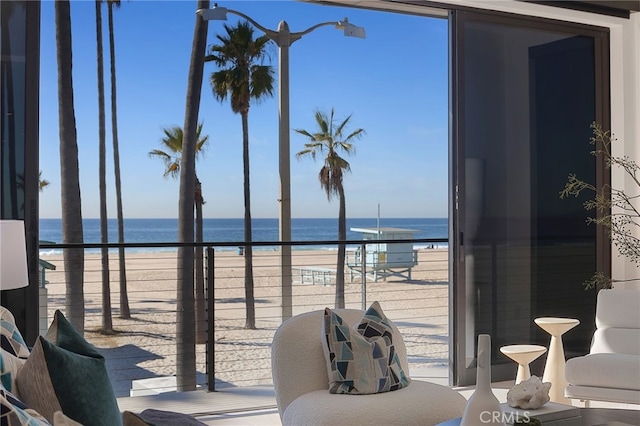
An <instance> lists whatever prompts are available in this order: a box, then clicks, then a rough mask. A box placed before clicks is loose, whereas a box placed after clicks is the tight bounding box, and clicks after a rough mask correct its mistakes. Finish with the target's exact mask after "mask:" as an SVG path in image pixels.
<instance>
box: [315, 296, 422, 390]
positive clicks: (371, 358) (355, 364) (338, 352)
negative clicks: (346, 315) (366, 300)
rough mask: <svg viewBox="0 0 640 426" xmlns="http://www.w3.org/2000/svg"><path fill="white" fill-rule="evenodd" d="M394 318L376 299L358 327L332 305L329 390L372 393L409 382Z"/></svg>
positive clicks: (327, 337) (327, 325)
mask: <svg viewBox="0 0 640 426" xmlns="http://www.w3.org/2000/svg"><path fill="white" fill-rule="evenodd" d="M401 338H402V337H401V336H399V335H394V333H393V326H392V323H391V321H390V320H389V319H388V318H387V317H386V316H385V315H384V312H382V309H381V308H380V304H379V303H378V302H374V303H373V304H372V305H371V307H370V308H369V309H368V310H367V311H366V312H365V314H364V316H363V317H362V320H361V321H360V323H359V324H357V325H356V326H355V328H353V327H350V326H349V324H346V323H345V322H344V320H343V319H342V318H341V317H340V316H339V315H338V314H336V313H335V312H333V311H332V310H331V309H329V308H325V312H324V339H323V348H324V354H325V358H326V359H327V368H328V373H329V392H330V393H340V394H371V393H380V392H388V391H394V390H397V389H402V388H404V387H406V386H408V385H409V383H410V379H409V377H408V376H407V375H406V374H405V372H404V371H403V369H402V367H401V364H400V358H399V356H398V354H397V352H396V351H395V345H394V339H395V340H397V339H401Z"/></svg>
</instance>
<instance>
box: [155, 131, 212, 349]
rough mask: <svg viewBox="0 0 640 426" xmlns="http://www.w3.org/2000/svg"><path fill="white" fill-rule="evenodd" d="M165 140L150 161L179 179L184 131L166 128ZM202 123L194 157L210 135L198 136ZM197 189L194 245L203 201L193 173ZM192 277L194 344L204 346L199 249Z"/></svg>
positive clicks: (199, 235) (199, 248)
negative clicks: (194, 302)
mask: <svg viewBox="0 0 640 426" xmlns="http://www.w3.org/2000/svg"><path fill="white" fill-rule="evenodd" d="M163 131H164V137H163V138H162V139H161V140H160V142H161V144H162V146H163V147H164V148H165V150H162V149H154V150H152V151H150V152H149V156H150V157H152V158H154V157H155V158H159V159H161V160H162V161H163V162H164V165H165V172H164V176H165V177H168V176H170V177H173V178H178V177H179V176H180V164H181V162H182V148H183V141H184V132H183V131H182V128H181V127H178V126H174V127H171V128H168V129H167V128H165V129H163ZM201 132H202V123H200V124H198V127H197V129H196V150H195V153H196V154H195V155H196V158H197V157H198V154H200V153H203V154H204V150H205V148H206V147H205V144H206V143H207V141H208V140H209V136H203V137H201V136H200V134H201ZM195 181H196V188H195V193H194V204H195V210H196V242H197V243H201V242H202V240H203V237H202V205H203V204H204V199H203V197H202V185H201V184H200V180H198V175H197V174H195ZM194 256H195V274H196V292H195V296H196V343H206V338H207V334H206V331H207V330H206V308H205V300H204V264H203V261H202V258H203V253H202V246H197V247H196V248H195V254H194Z"/></svg>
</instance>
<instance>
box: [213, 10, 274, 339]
mask: <svg viewBox="0 0 640 426" xmlns="http://www.w3.org/2000/svg"><path fill="white" fill-rule="evenodd" d="M224 29H225V30H226V32H227V34H226V35H224V36H223V35H216V38H217V39H218V41H219V42H220V44H214V45H212V46H210V47H209V52H210V54H209V56H207V57H206V58H205V61H211V62H213V63H215V64H216V66H217V67H218V68H220V70H219V71H215V72H213V73H211V86H212V87H213V95H214V96H215V98H216V99H217V100H218V101H220V102H223V101H224V100H225V99H226V98H227V96H229V99H230V102H231V109H232V110H233V112H234V113H236V114H240V116H241V117H242V159H243V168H244V240H245V241H246V242H248V243H251V241H252V236H251V190H250V183H249V107H250V103H251V100H252V99H254V100H256V101H257V100H260V99H261V98H262V97H264V96H273V82H274V77H273V68H272V67H271V66H270V65H261V64H260V62H262V61H263V60H264V59H265V58H266V57H267V52H266V48H267V44H268V43H269V41H270V40H269V38H268V37H267V36H266V35H265V36H262V37H258V38H256V39H254V38H253V27H251V26H250V25H249V24H248V23H246V22H239V23H238V24H237V26H236V27H230V26H228V25H226V24H225V25H224ZM244 279H245V281H244V289H245V301H246V317H247V318H246V323H245V328H249V329H253V328H255V327H256V318H255V300H254V294H253V247H252V246H251V244H249V245H247V246H246V247H245V250H244Z"/></svg>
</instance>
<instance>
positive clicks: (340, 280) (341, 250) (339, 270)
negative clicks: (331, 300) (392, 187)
mask: <svg viewBox="0 0 640 426" xmlns="http://www.w3.org/2000/svg"><path fill="white" fill-rule="evenodd" d="M338 196H339V198H340V207H339V211H338V240H339V241H341V242H340V243H339V244H338V265H337V267H336V309H338V308H344V258H345V255H346V246H345V244H344V243H343V242H342V241H345V240H346V239H347V209H346V200H345V196H344V188H343V187H342V184H339V185H338Z"/></svg>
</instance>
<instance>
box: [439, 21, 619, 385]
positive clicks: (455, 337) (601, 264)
mask: <svg viewBox="0 0 640 426" xmlns="http://www.w3.org/2000/svg"><path fill="white" fill-rule="evenodd" d="M470 21H482V22H487V23H495V24H501V25H507V26H513V27H519V28H531V29H540V30H547V31H551V32H556V33H567V34H571V35H584V36H589V37H593V38H594V42H595V43H594V44H595V52H594V53H595V65H596V67H595V68H596V69H595V70H594V71H595V90H596V94H595V97H596V111H595V116H596V121H597V122H598V123H600V124H601V125H602V126H603V127H604V128H605V129H608V128H609V127H610V93H609V83H610V75H609V29H608V28H603V27H595V26H590V25H584V24H576V23H571V22H564V21H557V20H551V19H546V18H538V17H531V16H524V15H515V14H511V13H504V12H495V11H484V10H469V9H466V10H451V11H450V13H449V34H450V37H449V44H450V46H449V59H450V64H449V70H450V76H449V85H450V102H449V108H450V123H449V125H450V132H449V137H450V142H449V150H450V152H449V162H450V164H449V173H450V178H449V182H450V190H449V192H450V201H449V247H450V249H449V255H450V261H449V277H450V283H451V285H450V288H449V292H450V293H449V319H450V321H449V337H450V347H449V368H450V372H449V378H450V382H451V384H452V385H460V386H462V385H468V384H472V383H475V368H467V367H466V364H467V363H466V359H465V354H466V352H467V351H468V348H467V346H468V345H469V344H473V343H472V342H470V341H468V339H467V333H466V320H467V319H466V315H465V310H466V286H465V261H464V258H465V249H464V231H465V230H464V223H465V221H464V219H465V216H464V215H465V207H466V206H465V201H464V200H465V196H464V195H465V193H464V191H465V187H464V186H465V185H464V182H465V167H464V161H465V155H464V141H465V133H464V132H465V130H464V125H465V119H466V116H465V105H464V99H465V86H464V66H465V62H464V61H465V58H464V43H465V40H464V26H465V23H467V22H470ZM585 143H586V141H585ZM609 182H610V173H609V170H608V169H607V168H606V167H605V164H604V161H602V160H601V159H599V160H597V162H596V185H597V186H598V187H602V185H605V184H608V183H609ZM586 216H587V212H586V211H585V218H586ZM596 247H597V248H596V268H597V270H598V271H600V272H603V273H605V274H608V275H610V272H611V246H610V243H609V239H608V235H607V232H606V229H604V228H603V227H601V226H600V227H598V229H597V230H596ZM505 367H511V366H505V365H502V366H493V376H492V378H493V380H494V381H495V380H504V379H508V378H509V377H508V376H507V375H510V374H511V368H505Z"/></svg>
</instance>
